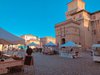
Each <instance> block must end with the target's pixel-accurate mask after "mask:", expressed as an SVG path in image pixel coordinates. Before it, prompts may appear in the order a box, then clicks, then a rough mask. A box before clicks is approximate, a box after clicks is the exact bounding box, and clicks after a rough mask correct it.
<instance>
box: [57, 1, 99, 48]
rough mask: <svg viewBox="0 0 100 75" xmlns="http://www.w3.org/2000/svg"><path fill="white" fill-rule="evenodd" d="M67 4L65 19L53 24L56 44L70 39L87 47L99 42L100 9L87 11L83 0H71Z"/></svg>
mask: <svg viewBox="0 0 100 75" xmlns="http://www.w3.org/2000/svg"><path fill="white" fill-rule="evenodd" d="M67 5H68V11H67V12H66V18H67V20H65V21H64V22H61V23H58V24H56V26H55V29H56V42H57V44H58V45H61V44H64V43H65V42H66V41H68V40H72V41H74V42H75V43H77V44H80V45H82V47H83V48H84V49H87V48H90V47H91V45H92V44H94V43H100V11H96V12H94V13H90V12H88V11H87V10H85V2H84V1H83V0H72V2H70V3H68V4H67Z"/></svg>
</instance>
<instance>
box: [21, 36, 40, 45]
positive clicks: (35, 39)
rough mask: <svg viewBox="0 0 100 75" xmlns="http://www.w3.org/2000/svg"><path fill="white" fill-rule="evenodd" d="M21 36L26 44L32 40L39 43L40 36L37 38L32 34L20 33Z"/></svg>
mask: <svg viewBox="0 0 100 75" xmlns="http://www.w3.org/2000/svg"><path fill="white" fill-rule="evenodd" d="M21 38H23V39H25V43H26V45H28V44H30V43H32V42H34V43H36V44H38V45H40V38H38V37H37V36H34V35H32V34H25V35H22V36H21Z"/></svg>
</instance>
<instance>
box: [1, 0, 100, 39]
mask: <svg viewBox="0 0 100 75" xmlns="http://www.w3.org/2000/svg"><path fill="white" fill-rule="evenodd" d="M70 1H72V0H0V27H2V28H4V29H6V30H7V31H9V32H11V33H13V34H15V35H18V36H20V35H23V34H33V35H36V36H39V37H44V36H53V37H55V28H54V26H55V24H56V23H59V22H61V21H64V20H66V16H65V12H66V11H67V5H66V4H67V3H68V2H70ZM84 1H85V2H86V10H88V11H89V12H95V11H97V10H100V0H84Z"/></svg>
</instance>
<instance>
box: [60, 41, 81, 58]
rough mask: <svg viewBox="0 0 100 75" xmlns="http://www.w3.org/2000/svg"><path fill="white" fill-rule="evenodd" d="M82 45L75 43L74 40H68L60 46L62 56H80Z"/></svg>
mask: <svg viewBox="0 0 100 75" xmlns="http://www.w3.org/2000/svg"><path fill="white" fill-rule="evenodd" d="M80 48H81V45H78V44H75V43H74V42H73V41H67V42H66V43H65V44H62V45H61V46H60V51H59V53H60V56H61V57H68V58H75V57H76V56H78V53H79V50H80Z"/></svg>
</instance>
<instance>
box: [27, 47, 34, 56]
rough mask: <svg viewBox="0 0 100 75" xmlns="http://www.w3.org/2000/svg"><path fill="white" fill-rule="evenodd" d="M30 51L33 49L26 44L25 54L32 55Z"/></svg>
mask: <svg viewBox="0 0 100 75" xmlns="http://www.w3.org/2000/svg"><path fill="white" fill-rule="evenodd" d="M32 52H33V50H32V49H31V48H30V47H29V46H27V50H26V53H27V55H32Z"/></svg>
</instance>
